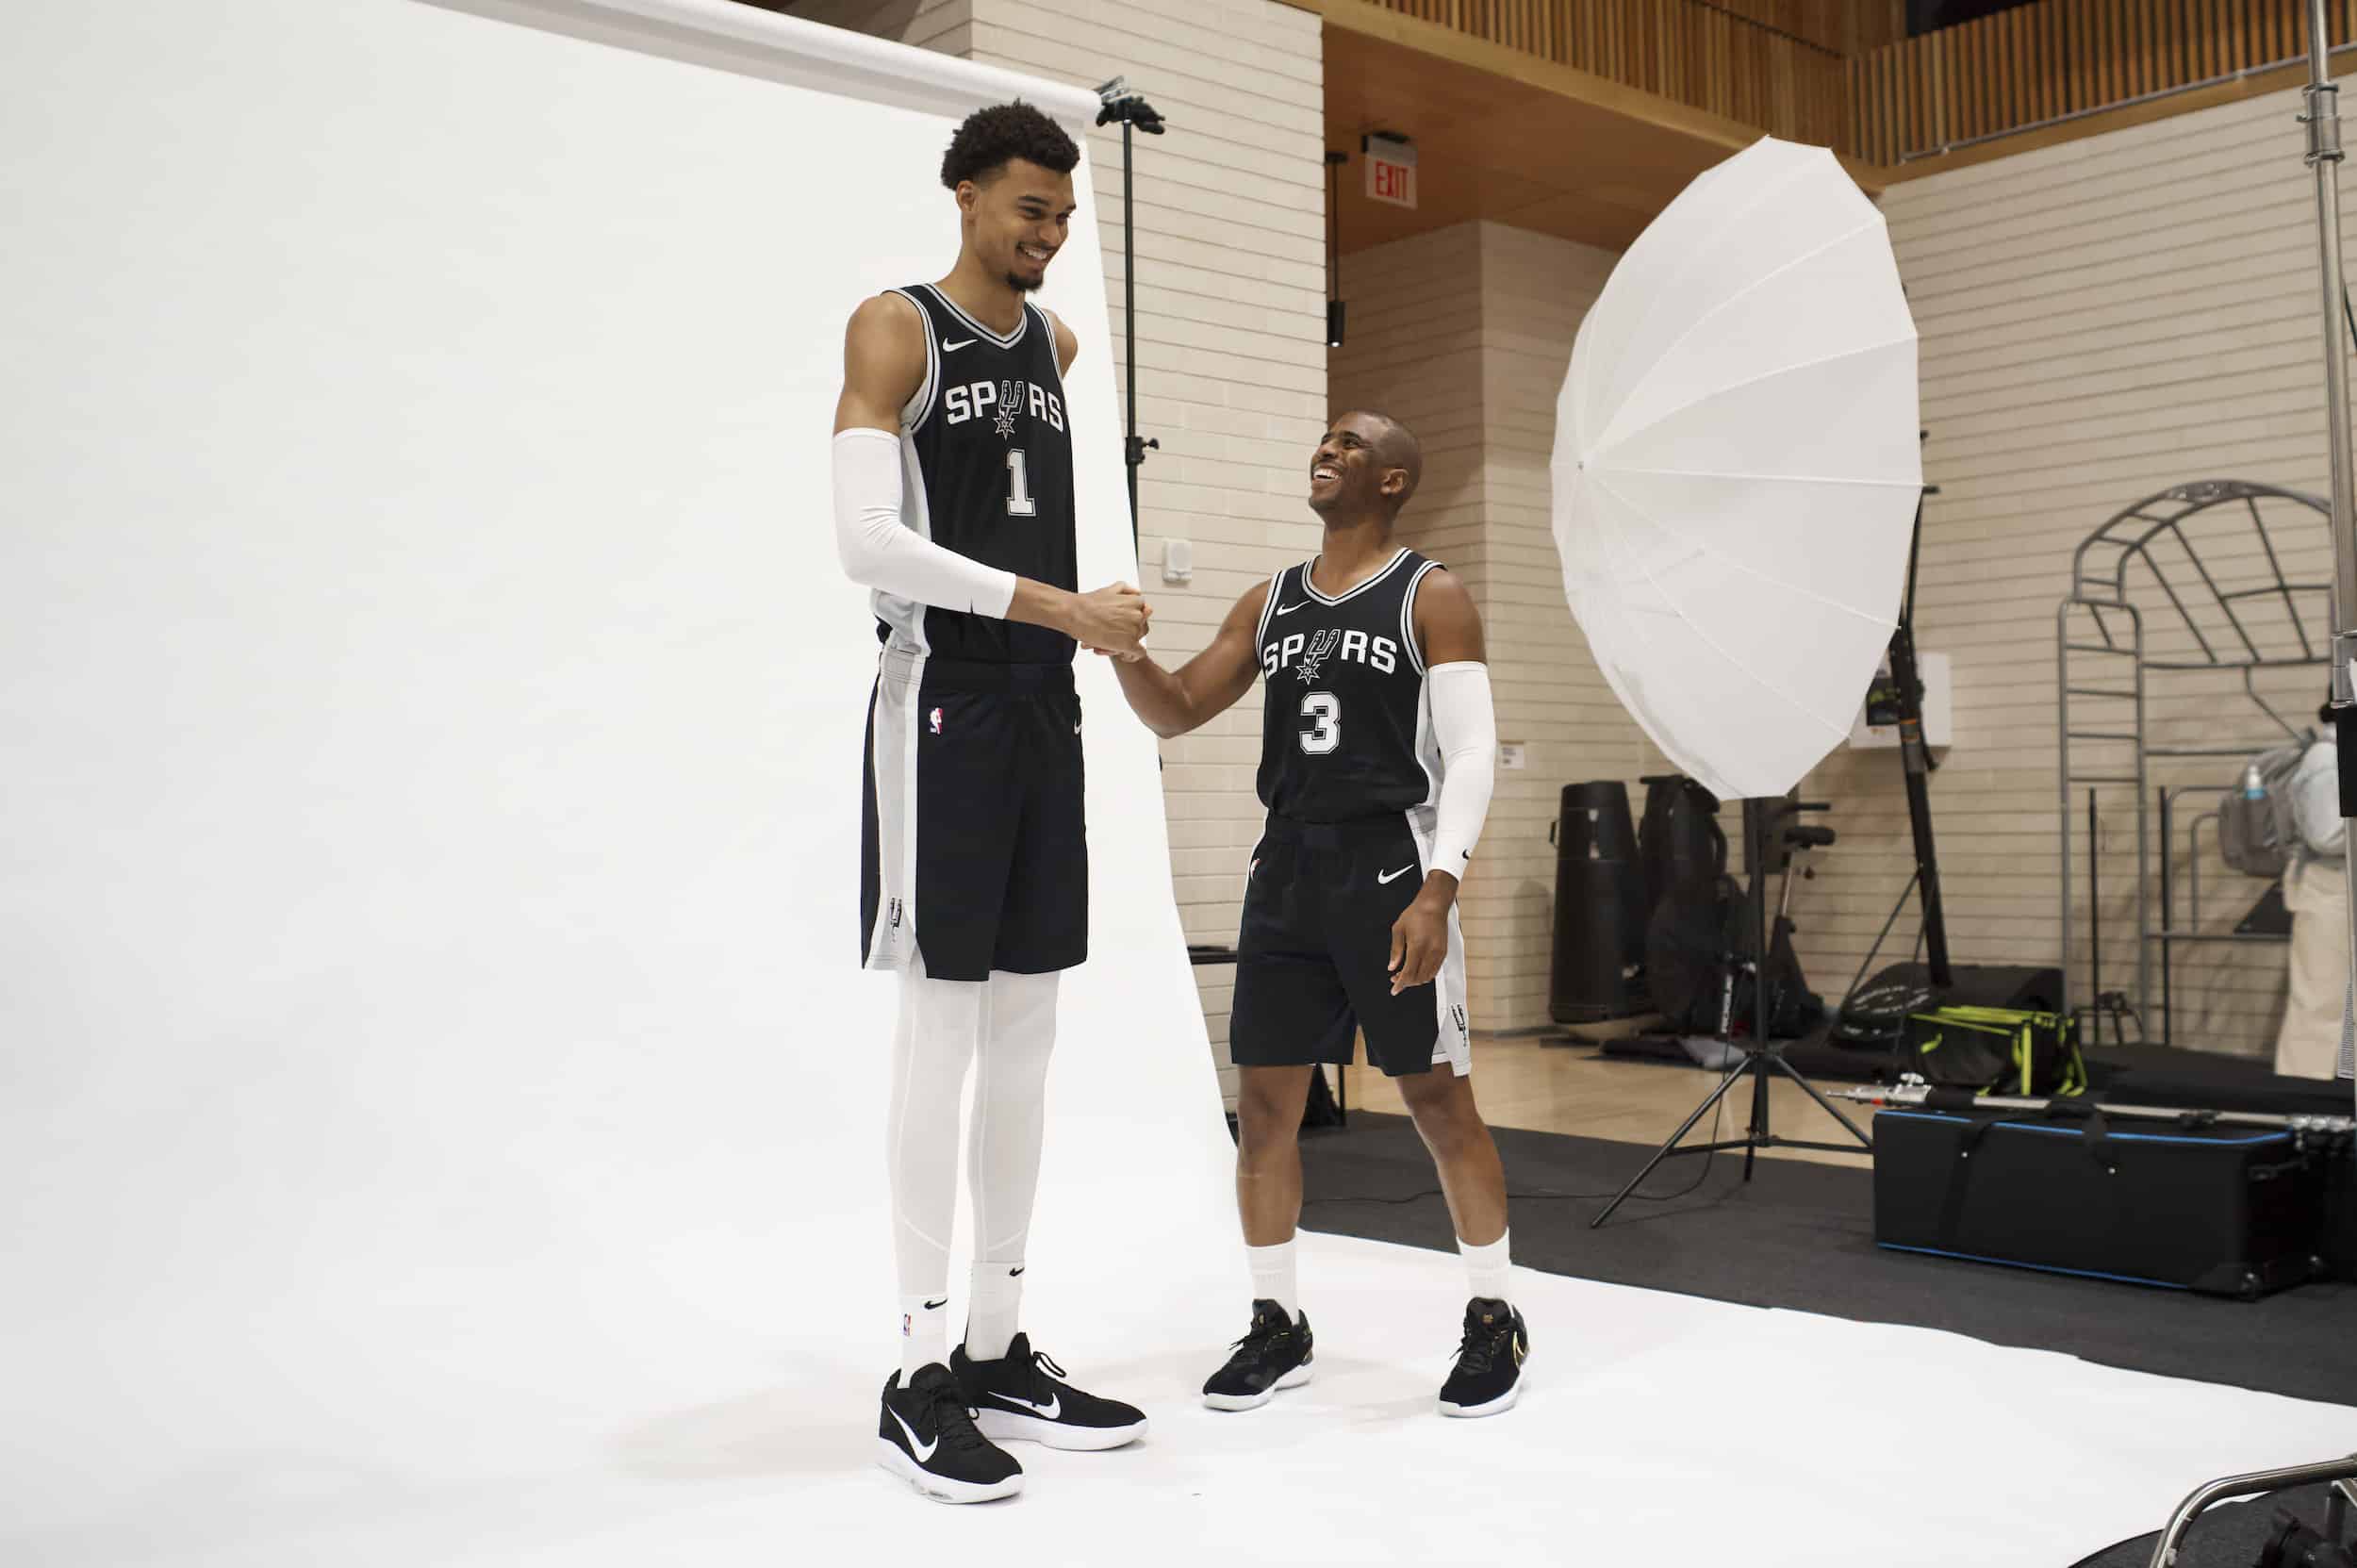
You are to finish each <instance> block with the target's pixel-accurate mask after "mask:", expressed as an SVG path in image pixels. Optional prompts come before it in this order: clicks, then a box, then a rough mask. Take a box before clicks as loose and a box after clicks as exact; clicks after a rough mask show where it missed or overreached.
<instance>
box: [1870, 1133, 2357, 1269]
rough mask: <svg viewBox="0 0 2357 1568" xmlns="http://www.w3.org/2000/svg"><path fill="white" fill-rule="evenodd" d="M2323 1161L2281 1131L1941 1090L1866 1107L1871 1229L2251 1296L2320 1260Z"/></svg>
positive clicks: (1884, 1242) (1956, 1250)
mask: <svg viewBox="0 0 2357 1568" xmlns="http://www.w3.org/2000/svg"><path fill="white" fill-rule="evenodd" d="M2325 1166H2326V1159H2325V1154H2324V1151H2323V1149H2322V1148H2321V1147H2317V1145H2316V1142H2315V1141H2313V1140H2311V1139H2309V1138H2308V1137H2307V1136H2306V1135H2304V1134H2301V1133H2297V1132H2293V1131H2287V1130H2281V1129H2275V1128H2267V1127H2239V1126H2231V1125H2221V1124H2217V1123H2207V1124H2205V1123H2203V1122H2201V1121H2200V1120H2193V1121H2190V1122H2187V1121H2179V1122H2166V1121H2143V1120H2127V1119H2122V1120H2119V1121H2112V1120H2110V1119H2108V1118H2107V1117H2105V1116H2104V1114H2103V1113H2102V1108H2101V1107H2098V1106H2091V1105H2087V1104H2085V1103H2084V1102H2079V1101H2069V1100H2058V1101H2054V1102H2052V1103H2051V1104H2049V1105H2048V1107H2047V1108H2046V1114H2045V1115H2043V1116H2041V1115H2038V1114H2035V1113H2014V1114H1995V1113H1991V1112H1988V1111H1986V1110H1982V1109H1977V1108H1975V1107H1974V1105H1973V1099H1972V1097H1971V1096H1970V1095H1969V1094H1966V1093H1963V1092H1961V1091H1953V1090H1951V1091H1945V1092H1940V1093H1937V1094H1935V1095H1934V1096H1933V1098H1932V1100H1931V1102H1930V1103H1929V1104H1927V1105H1926V1106H1925V1107H1924V1108H1923V1109H1922V1110H1920V1111H1917V1110H1898V1109H1892V1110H1886V1111H1884V1112H1882V1113H1881V1114H1879V1115H1877V1116H1876V1117H1875V1118H1874V1240H1875V1241H1876V1242H1877V1243H1879V1244H1880V1245H1881V1246H1887V1247H1892V1248H1895V1249H1898V1250H1901V1251H1908V1252H1931V1253H1938V1254H1943V1255H1946V1256H1949V1257H1957V1258H1969V1259H1972V1260H1975V1261H1978V1262H1982V1263H2011V1264H2016V1265H2019V1266H2020V1267H2024V1268H2038V1269H2048V1270H2052V1271H2055V1272H2058V1273H2064V1274H2084V1275H2090V1276H2093V1277H2095V1278H2098V1279H2121V1280H2126V1281H2128V1282H2130V1283H2134V1284H2143V1285H2162V1286H2167V1287H2168V1288H2170V1289H2175V1290H2192V1291H2201V1292H2204V1293H2207V1294H2212V1295H2217V1296H2241V1297H2243V1298H2244V1299H2246V1300H2250V1299H2255V1298H2256V1297H2258V1296H2265V1295H2266V1294H2267V1293H2269V1292H2270V1291H2278V1290H2282V1289H2283V1288H2284V1287H2285V1286H2288V1285H2296V1284H2299V1283H2300V1282H2301V1281H2303V1280H2306V1279H2312V1278H2316V1277H2317V1276H2319V1275H2321V1274H2322V1272H2323V1264H2322V1263H2321V1261H2320V1260H2319V1259H2318V1257H2317V1256H2316V1253H2317V1250H2318V1248H2319V1246H2321V1244H2322V1240H2323V1236H2322V1230H2323V1219H2324V1213H2323V1209H2324V1173H2325Z"/></svg>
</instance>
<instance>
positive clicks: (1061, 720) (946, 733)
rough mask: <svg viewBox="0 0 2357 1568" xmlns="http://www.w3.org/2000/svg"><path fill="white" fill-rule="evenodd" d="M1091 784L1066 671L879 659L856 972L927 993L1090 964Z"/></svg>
mask: <svg viewBox="0 0 2357 1568" xmlns="http://www.w3.org/2000/svg"><path fill="white" fill-rule="evenodd" d="M1085 783H1086V776H1085V773H1084V771H1083V769H1082V767H1081V762H1080V697H1079V695H1078V694H1077V693H1075V691H1074V690H1073V685H1072V667H1071V666H1070V665H1068V664H1015V665H1008V664H979V663H973V662H969V661H963V660H951V659H935V658H931V657H929V656H928V655H925V654H922V653H915V652H909V651H907V650H903V649H894V648H887V649H885V650H884V652H883V657H882V663H881V667H880V668H879V670H878V673H877V677H876V688H875V691H874V694H873V695H872V696H871V697H870V698H869V700H868V707H867V764H866V784H867V788H866V803H865V810H864V811H863V812H862V813H861V816H860V873H861V874H860V936H859V944H860V962H861V964H862V965H863V966H865V967H866V968H870V969H899V968H905V967H906V966H908V963H909V960H910V958H911V957H912V955H914V954H916V953H918V952H920V951H921V952H922V954H923V955H924V965H925V972H926V974H928V975H930V976H931V977H933V978H934V979H936V980H988V979H989V978H990V972H991V971H992V970H993V969H1003V970H1006V971H1008V972H1010V973H1013V974H1021V975H1035V974H1046V973H1047V972H1049V971H1051V970H1056V969H1069V968H1071V967H1073V966H1076V965H1078V964H1080V963H1081V962H1082V961H1083V960H1085V959H1086V958H1087V957H1088V931H1089V862H1088V827H1087V820H1086V817H1087V812H1086V806H1085V804H1084V799H1083V798H1084V795H1085Z"/></svg>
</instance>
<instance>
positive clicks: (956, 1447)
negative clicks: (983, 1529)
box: [876, 1362, 1023, 1503]
mask: <svg viewBox="0 0 2357 1568" xmlns="http://www.w3.org/2000/svg"><path fill="white" fill-rule="evenodd" d="M876 1462H877V1463H878V1464H881V1465H882V1466H883V1467H884V1468H885V1469H886V1470H889V1471H891V1472H892V1473H893V1474H894V1475H896V1476H898V1477H900V1478H901V1479H902V1480H904V1481H906V1482H908V1483H909V1485H911V1486H913V1487H915V1488H916V1490H917V1491H919V1492H921V1493H923V1494H925V1495H926V1496H928V1497H933V1498H937V1499H939V1500H940V1501H942V1502H945V1503H987V1502H989V1501H990V1500H991V1499H992V1498H994V1497H1012V1496H1014V1494H1016V1493H1018V1492H1020V1491H1022V1490H1023V1467H1022V1466H1021V1465H1019V1464H1017V1463H1015V1462H1014V1455H1012V1454H1010V1453H1008V1452H1007V1451H1006V1450H1005V1449H1004V1448H1001V1447H999V1446H998V1445H997V1444H994V1443H992V1442H991V1441H990V1439H988V1438H986V1437H984V1436H983V1435H982V1434H981V1432H979V1431H976V1430H975V1429H974V1417H973V1416H972V1415H970V1414H969V1413H967V1411H966V1408H965V1395H964V1391H963V1390H961V1389H960V1388H959V1387H958V1380H957V1378H954V1377H952V1376H950V1373H949V1369H948V1367H946V1366H943V1365H942V1364H941V1363H940V1362H934V1363H933V1364H932V1365H931V1366H927V1367H920V1368H918V1369H917V1373H916V1376H915V1377H914V1378H910V1379H909V1381H908V1386H907V1387H906V1388H903V1387H901V1386H900V1375H899V1374H898V1372H896V1373H894V1374H893V1375H892V1378H891V1380H890V1381H888V1382H886V1383H885V1384H884V1388H883V1417H882V1423H881V1425H880V1426H879V1428H878V1429H877V1433H876Z"/></svg>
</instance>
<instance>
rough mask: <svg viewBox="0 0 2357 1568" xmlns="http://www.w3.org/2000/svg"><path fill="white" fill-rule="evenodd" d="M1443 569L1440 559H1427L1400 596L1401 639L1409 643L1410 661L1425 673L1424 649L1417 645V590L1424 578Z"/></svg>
mask: <svg viewBox="0 0 2357 1568" xmlns="http://www.w3.org/2000/svg"><path fill="white" fill-rule="evenodd" d="M1440 569H1441V563H1440V562H1438V561H1426V562H1425V563H1424V565H1422V566H1420V567H1418V568H1417V569H1416V575H1415V576H1413V577H1411V578H1409V580H1408V591H1407V592H1406V593H1404V594H1401V595H1400V596H1399V640H1400V641H1401V642H1403V643H1405V644H1407V645H1408V662H1409V663H1410V664H1412V665H1414V666H1415V667H1416V673H1417V674H1419V675H1421V674H1423V673H1424V650H1423V649H1421V648H1419V647H1417V646H1416V590H1417V589H1418V588H1420V587H1423V586H1424V580H1425V579H1426V577H1429V576H1431V575H1432V574H1433V573H1434V572H1436V571H1438V570H1440Z"/></svg>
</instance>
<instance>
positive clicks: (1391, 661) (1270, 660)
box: [1261, 629, 1399, 682]
mask: <svg viewBox="0 0 2357 1568" xmlns="http://www.w3.org/2000/svg"><path fill="white" fill-rule="evenodd" d="M1329 657H1331V658H1334V659H1338V660H1340V661H1341V662H1343V663H1344V664H1363V665H1370V666H1373V667H1374V668H1376V669H1377V670H1380V671H1381V672H1382V673H1384V674H1386V675H1389V674H1391V673H1392V672H1393V670H1395V669H1397V668H1399V644H1398V643H1396V642H1393V640H1392V639H1391V638H1389V637H1378V636H1371V635H1368V634H1367V633H1365V632H1361V631H1345V632H1336V631H1332V630H1330V629H1329V630H1327V631H1323V632H1319V633H1317V634H1315V635H1310V634H1308V633H1304V632H1295V633H1294V634H1292V635H1289V636H1285V637H1281V638H1279V639H1277V641H1275V642H1271V643H1269V644H1268V645H1267V646H1265V647H1263V648H1262V649H1261V670H1262V672H1263V673H1265V674H1269V675H1274V674H1276V673H1277V671H1278V670H1280V669H1294V670H1295V671H1296V672H1297V673H1298V674H1299V675H1300V676H1301V678H1302V680H1303V681H1305V682H1308V681H1314V680H1316V679H1317V678H1318V675H1319V672H1320V671H1322V670H1323V669H1324V668H1326V661H1327V659H1328V658H1329Z"/></svg>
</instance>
